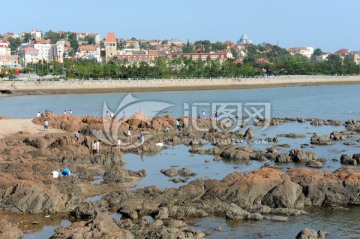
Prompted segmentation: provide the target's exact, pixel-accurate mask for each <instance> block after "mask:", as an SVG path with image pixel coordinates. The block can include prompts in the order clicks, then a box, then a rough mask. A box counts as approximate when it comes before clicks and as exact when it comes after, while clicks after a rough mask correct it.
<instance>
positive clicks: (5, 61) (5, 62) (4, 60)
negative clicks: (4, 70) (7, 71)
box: [0, 55, 19, 67]
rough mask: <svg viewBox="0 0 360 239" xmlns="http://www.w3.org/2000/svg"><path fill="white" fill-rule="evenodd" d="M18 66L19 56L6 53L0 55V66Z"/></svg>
mask: <svg viewBox="0 0 360 239" xmlns="http://www.w3.org/2000/svg"><path fill="white" fill-rule="evenodd" d="M3 66H6V67H18V66H19V56H18V55H6V56H0V67H3Z"/></svg>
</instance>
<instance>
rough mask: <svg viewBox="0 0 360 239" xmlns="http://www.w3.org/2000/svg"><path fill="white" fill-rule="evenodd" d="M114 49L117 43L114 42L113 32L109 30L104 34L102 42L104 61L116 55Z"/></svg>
mask: <svg viewBox="0 0 360 239" xmlns="http://www.w3.org/2000/svg"><path fill="white" fill-rule="evenodd" d="M116 50H117V43H116V37H115V34H114V33H113V32H109V33H108V34H107V35H106V38H105V41H104V43H103V53H102V57H103V59H104V60H105V62H108V61H109V60H110V59H112V58H113V57H114V56H116Z"/></svg>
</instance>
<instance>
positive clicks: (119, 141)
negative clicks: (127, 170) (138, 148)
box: [116, 138, 121, 151]
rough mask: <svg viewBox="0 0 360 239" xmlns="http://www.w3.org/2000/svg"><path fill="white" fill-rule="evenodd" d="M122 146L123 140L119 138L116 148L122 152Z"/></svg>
mask: <svg viewBox="0 0 360 239" xmlns="http://www.w3.org/2000/svg"><path fill="white" fill-rule="evenodd" d="M120 146H121V139H120V138H118V140H117V142H116V148H117V149H118V150H119V151H120Z"/></svg>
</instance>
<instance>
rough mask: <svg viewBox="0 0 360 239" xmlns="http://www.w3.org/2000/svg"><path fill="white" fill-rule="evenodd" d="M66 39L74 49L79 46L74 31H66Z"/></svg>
mask: <svg viewBox="0 0 360 239" xmlns="http://www.w3.org/2000/svg"><path fill="white" fill-rule="evenodd" d="M67 39H68V41H69V42H70V44H71V47H72V48H73V49H74V50H75V51H76V50H77V49H78V47H79V43H78V40H77V37H76V34H75V33H71V32H68V34H67Z"/></svg>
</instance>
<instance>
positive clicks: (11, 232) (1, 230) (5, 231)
mask: <svg viewBox="0 0 360 239" xmlns="http://www.w3.org/2000/svg"><path fill="white" fill-rule="evenodd" d="M23 235H24V234H23V232H22V231H21V230H20V229H19V228H17V227H15V226H14V225H13V224H12V223H10V222H8V221H6V220H5V219H2V220H1V221H0V238H4V239H21V238H22V237H23Z"/></svg>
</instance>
